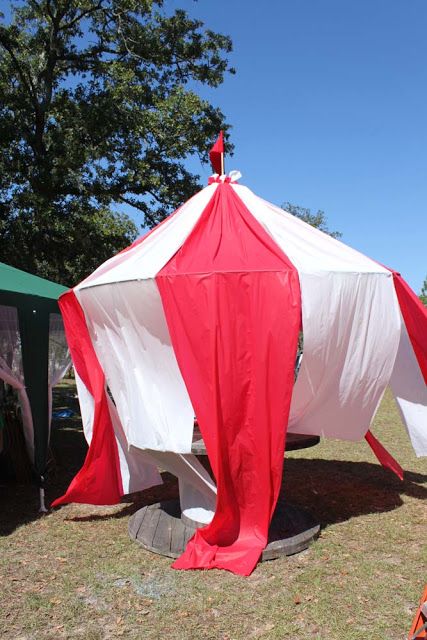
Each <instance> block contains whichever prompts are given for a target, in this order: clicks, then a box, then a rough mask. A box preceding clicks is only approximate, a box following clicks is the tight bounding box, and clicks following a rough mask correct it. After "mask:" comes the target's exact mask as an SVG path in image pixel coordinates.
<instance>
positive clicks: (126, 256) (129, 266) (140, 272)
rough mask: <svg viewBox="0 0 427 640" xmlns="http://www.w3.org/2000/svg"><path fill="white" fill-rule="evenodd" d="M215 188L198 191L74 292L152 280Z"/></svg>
mask: <svg viewBox="0 0 427 640" xmlns="http://www.w3.org/2000/svg"><path fill="white" fill-rule="evenodd" d="M217 186H218V185H217V184H212V185H209V186H208V187H206V188H205V189H202V191H200V192H199V193H197V194H196V195H195V196H193V197H192V198H190V200H188V201H187V202H186V203H185V204H184V205H182V207H180V209H178V211H177V212H176V213H175V215H172V216H170V218H167V219H166V220H165V222H164V223H163V224H162V225H160V226H159V227H158V228H157V229H155V230H154V231H153V232H152V233H151V234H150V235H149V236H148V237H147V239H146V240H144V241H143V242H141V243H140V244H137V245H136V246H134V247H133V248H131V249H129V250H128V251H126V252H125V253H119V254H117V255H116V256H114V257H113V258H111V259H110V260H108V261H107V262H104V264H102V265H101V266H100V267H99V268H98V269H96V271H94V272H93V274H92V275H90V276H89V277H88V278H86V280H84V281H83V282H81V283H80V284H79V285H77V287H76V288H75V292H76V293H77V291H79V290H81V289H85V288H87V287H93V286H96V285H100V284H106V283H110V282H123V281H126V280H138V279H146V278H154V277H155V276H156V275H157V273H158V272H159V271H160V269H162V268H163V267H164V266H165V264H166V263H167V262H168V261H169V260H170V259H171V258H172V256H173V255H174V254H175V253H176V252H177V251H178V249H179V248H180V247H181V246H182V244H183V243H184V242H185V240H186V239H187V237H188V236H189V234H190V233H191V231H192V230H193V228H194V225H195V224H196V222H197V220H198V219H199V218H200V216H201V215H202V213H203V211H204V209H205V207H206V206H207V204H208V202H209V200H210V199H211V198H212V196H213V194H214V192H215V189H216V188H217Z"/></svg>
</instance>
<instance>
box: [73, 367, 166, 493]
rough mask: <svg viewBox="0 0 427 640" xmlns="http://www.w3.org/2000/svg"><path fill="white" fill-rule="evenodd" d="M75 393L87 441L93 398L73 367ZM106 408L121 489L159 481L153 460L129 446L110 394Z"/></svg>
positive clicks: (138, 488) (129, 490)
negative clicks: (112, 434)
mask: <svg viewBox="0 0 427 640" xmlns="http://www.w3.org/2000/svg"><path fill="white" fill-rule="evenodd" d="M75 377H76V386H77V393H78V395H79V403H80V414H81V418H82V424H83V432H84V435H85V438H86V441H87V443H88V444H90V442H91V440H92V433H93V420H94V416H95V402H94V399H93V396H92V394H91V393H90V391H89V390H88V388H87V387H86V385H85V383H84V382H83V380H82V379H81V378H80V376H79V374H78V373H77V371H75ZM108 408H109V411H110V416H111V421H112V424H113V429H114V434H115V436H116V443H117V449H118V452H119V461H120V475H121V478H122V485H123V491H124V493H125V494H126V493H132V492H134V491H142V490H143V489H148V487H152V486H153V485H158V484H162V482H163V481H162V478H161V476H160V474H159V471H158V469H157V467H156V466H155V464H153V462H152V460H150V459H149V458H148V457H147V456H144V452H142V451H139V450H137V449H132V448H131V449H129V447H128V445H127V442H126V437H125V434H124V431H123V428H122V426H121V424H120V419H119V416H118V414H117V410H116V407H115V406H114V403H113V402H112V401H111V399H110V398H109V404H108Z"/></svg>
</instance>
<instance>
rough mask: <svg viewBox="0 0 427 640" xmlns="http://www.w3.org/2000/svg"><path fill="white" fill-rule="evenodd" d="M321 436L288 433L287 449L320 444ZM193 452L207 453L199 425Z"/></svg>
mask: <svg viewBox="0 0 427 640" xmlns="http://www.w3.org/2000/svg"><path fill="white" fill-rule="evenodd" d="M319 442H320V438H319V436H310V435H305V434H303V433H288V434H287V435H286V451H296V450H297V449H308V448H309V447H315V446H316V444H319ZM191 453H194V455H196V456H205V455H207V452H206V447H205V443H204V440H203V438H202V434H201V433H200V430H199V428H198V427H197V426H195V427H194V434H193V443H192V445H191Z"/></svg>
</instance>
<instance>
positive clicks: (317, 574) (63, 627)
mask: <svg viewBox="0 0 427 640" xmlns="http://www.w3.org/2000/svg"><path fill="white" fill-rule="evenodd" d="M74 393H75V391H74V387H73V386H72V385H71V384H70V383H67V384H64V385H62V386H61V387H60V388H59V389H56V393H55V403H56V407H57V408H59V407H61V406H73V407H74V408H76V406H77V405H76V399H75V397H74ZM372 431H373V432H374V434H376V435H377V436H378V437H379V438H380V440H381V441H382V442H383V444H384V445H385V446H386V447H387V448H388V449H389V451H390V452H391V453H392V454H393V455H394V456H395V457H396V458H397V459H398V460H399V462H400V463H401V464H402V466H403V467H404V469H405V472H406V473H405V481H404V482H403V483H402V482H400V481H399V480H398V479H397V478H396V477H394V476H393V474H392V473H391V472H389V471H387V470H384V469H382V468H381V467H380V466H379V465H378V463H377V461H376V460H375V458H374V456H373V454H372V453H371V451H370V449H369V447H368V445H367V444H366V443H365V442H360V443H357V444H353V443H345V442H339V441H323V442H321V444H320V445H318V446H317V447H314V448H312V449H306V450H302V451H299V452H293V453H290V454H289V455H288V456H287V458H286V460H285V467H284V486H285V490H286V492H287V495H288V497H289V500H290V501H292V502H294V503H296V504H299V505H304V506H306V507H307V508H309V509H310V510H311V511H312V513H313V514H315V515H316V516H317V517H318V518H319V519H320V521H321V523H322V532H321V536H320V538H319V539H318V540H317V541H316V542H315V543H314V544H313V545H312V546H311V547H310V548H309V549H308V550H307V551H305V552H303V553H301V554H299V555H295V556H292V557H289V558H282V559H279V560H273V561H271V562H266V563H262V564H260V565H259V566H258V567H257V568H256V570H255V571H254V573H253V574H252V575H251V576H250V577H249V578H241V577H238V576H235V575H233V574H230V573H227V572H224V571H217V570H215V571H187V572H181V571H174V570H173V569H171V568H170V560H169V559H167V558H163V557H161V556H157V555H154V554H151V553H149V552H147V551H144V550H142V549H141V548H140V547H138V546H137V545H136V544H135V543H133V542H131V541H130V539H129V538H128V533H127V525H128V519H129V515H130V514H132V513H133V512H134V511H135V510H136V509H138V508H139V507H140V506H142V505H143V504H146V503H147V502H153V501H157V500H158V499H159V498H160V497H168V498H169V497H172V496H176V495H177V486H176V482H175V480H174V479H173V477H172V476H169V475H167V474H165V485H164V487H162V488H155V489H152V490H148V491H146V492H143V493H140V494H138V495H135V496H132V498H133V499H132V500H130V499H126V500H124V502H123V504H121V505H118V506H116V507H108V508H107V507H93V506H87V505H68V506H66V507H63V508H61V509H59V510H57V511H55V512H53V513H49V514H48V515H47V516H43V517H39V516H38V514H37V504H38V503H37V498H38V496H37V491H36V490H35V489H34V488H33V487H29V486H16V485H15V486H2V487H1V491H2V501H1V524H0V533H1V537H0V584H1V592H0V597H1V607H0V629H1V638H2V639H4V640H6V639H7V640H9V639H10V640H33V639H34V640H47V639H49V640H50V639H52V640H53V639H61V640H62V639H67V640H80V639H81V640H104V639H105V640H107V639H113V638H130V639H135V640H137V639H138V640H139V639H144V640H151V639H163V638H172V639H176V640H184V639H185V640H187V639H193V638H194V639H200V640H249V639H252V638H265V639H267V638H268V639H277V640H279V639H280V640H281V639H284V638H289V639H292V640H302V639H306V638H321V639H325V640H326V639H327V640H335V639H336V640H338V639H339V640H342V639H344V638H345V639H346V640H347V639H348V640H362V639H363V640H384V639H386V638H387V639H388V640H404V639H405V638H406V637H407V634H408V631H409V627H410V624H411V621H412V618H413V616H414V613H415V609H416V605H417V602H418V600H419V598H420V596H421V592H422V589H423V586H424V583H425V582H426V581H427V571H426V564H427V544H426V540H427V526H426V525H427V508H426V497H427V463H426V460H425V459H422V458H421V459H417V458H416V457H415V455H414V454H413V451H412V448H411V446H410V443H409V440H408V438H407V435H406V432H405V430H404V428H403V426H402V424H401V421H400V417H399V415H398V412H397V410H396V408H395V405H394V402H393V400H392V398H391V396H390V395H389V394H388V393H387V394H386V396H385V398H384V401H383V403H382V406H381V409H380V411H379V413H378V415H377V418H376V420H375V423H374V425H373V428H372ZM52 447H53V452H54V457H55V461H56V465H55V467H54V468H53V471H52V480H51V483H50V486H49V489H48V496H47V497H48V499H49V500H52V499H53V498H55V497H57V496H58V495H60V494H61V493H62V492H63V491H64V489H65V487H66V485H67V483H68V482H69V480H70V479H71V478H72V476H73V474H74V472H75V471H76V470H77V469H78V468H79V466H80V465H81V462H82V460H83V458H84V453H85V445H84V443H83V439H82V435H81V426H80V421H79V419H78V418H75V419H70V420H62V421H57V423H56V424H55V425H54V431H53V438H52Z"/></svg>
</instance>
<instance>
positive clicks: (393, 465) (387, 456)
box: [365, 431, 403, 480]
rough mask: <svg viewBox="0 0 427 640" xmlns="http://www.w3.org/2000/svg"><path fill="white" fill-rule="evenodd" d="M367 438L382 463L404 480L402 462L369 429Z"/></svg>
mask: <svg viewBox="0 0 427 640" xmlns="http://www.w3.org/2000/svg"><path fill="white" fill-rule="evenodd" d="M365 440H366V442H367V443H368V444H369V446H370V447H371V449H372V451H373V452H374V453H375V455H376V457H377V460H378V461H379V462H380V463H381V464H382V466H383V467H385V468H386V469H390V471H393V473H395V474H396V475H397V477H398V478H400V479H401V480H403V469H402V467H401V466H400V464H399V463H398V462H397V460H395V459H394V458H393V456H392V455H391V453H389V452H388V451H387V449H386V448H385V447H383V445H382V444H381V442H380V441H379V440H377V439H376V438H375V436H374V435H373V434H372V433H371V431H367V432H366V434H365Z"/></svg>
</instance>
